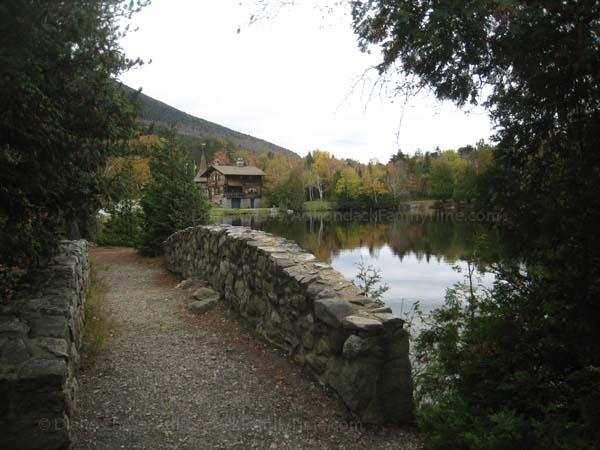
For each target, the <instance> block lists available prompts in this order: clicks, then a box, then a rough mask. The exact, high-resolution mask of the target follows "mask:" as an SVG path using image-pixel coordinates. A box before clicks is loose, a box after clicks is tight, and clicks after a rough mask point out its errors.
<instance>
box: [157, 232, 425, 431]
mask: <svg viewBox="0 0 600 450" xmlns="http://www.w3.org/2000/svg"><path fill="white" fill-rule="evenodd" d="M164 249H165V255H166V261H167V266H168V268H169V269H170V270H171V271H173V272H176V273H178V274H180V275H181V276H183V277H184V278H193V277H199V278H203V279H205V280H206V281H207V282H209V283H210V284H211V285H212V287H213V288H214V289H216V290H217V291H219V292H220V293H221V295H222V297H223V298H224V300H225V301H226V302H227V303H228V305H229V306H230V307H231V308H233V309H234V310H236V311H238V312H239V313H240V314H241V316H242V317H244V318H245V319H246V320H247V321H248V322H250V324H252V325H253V327H254V328H255V329H256V330H257V331H258V332H259V333H260V334H261V335H262V336H264V337H265V338H266V339H267V340H268V341H270V342H271V343H273V344H275V345H277V346H278V347H280V348H283V349H285V350H286V351H288V352H289V353H290V354H291V355H292V356H293V358H294V359H295V360H296V361H298V362H299V363H301V364H303V365H305V366H307V367H309V368H310V369H311V371H312V372H313V373H314V374H316V376H317V377H318V379H319V380H320V381H321V382H322V383H324V384H326V385H327V386H329V387H331V388H332V389H333V390H334V391H335V392H336V393H337V394H338V395H339V397H340V398H341V399H342V400H343V401H344V403H345V404H346V406H347V407H348V408H349V409H350V410H351V411H353V412H354V413H355V414H356V415H357V416H358V417H359V418H360V419H361V420H362V421H363V422H369V423H382V422H391V423H407V422H410V421H411V420H412V418H413V415H412V414H413V397H412V382H411V370H410V363H409V359H408V334H407V332H406V331H405V330H404V328H403V325H404V322H403V321H402V320H401V319H400V318H397V317H395V316H393V315H392V314H391V310H390V309H389V308H381V307H378V305H377V304H376V303H375V302H373V301H372V300H370V299H368V298H365V297H364V296H363V295H361V291H360V290H359V289H358V288H357V287H356V286H354V285H353V284H352V283H350V282H349V281H348V280H346V279H345V278H344V277H343V276H342V275H341V274H340V273H339V272H336V271H335V270H333V269H332V268H331V266H329V265H328V264H323V263H320V262H318V261H316V259H315V257H314V256H313V255H311V254H309V253H306V252H304V251H303V250H302V249H301V248H300V247H299V246H298V245H296V244H295V243H293V242H291V241H288V240H286V239H283V238H280V237H276V236H273V235H271V234H267V233H264V232H261V231H256V230H251V229H250V228H246V227H232V226H230V225H213V226H200V227H194V228H188V229H186V230H183V231H180V232H178V233H176V234H174V235H172V236H171V237H169V239H168V240H167V241H166V242H165V244H164Z"/></svg>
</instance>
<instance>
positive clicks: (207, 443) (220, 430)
mask: <svg viewBox="0 0 600 450" xmlns="http://www.w3.org/2000/svg"><path fill="white" fill-rule="evenodd" d="M91 257H92V264H93V266H94V267H95V269H96V272H97V273H98V276H99V278H100V279H101V281H102V282H103V283H105V285H106V286H108V292H107V293H106V296H105V297H104V301H103V304H102V308H103V309H104V311H105V312H106V313H107V314H109V315H110V316H111V317H112V318H113V320H114V321H115V322H116V324H117V327H116V331H115V334H114V336H112V337H111V338H110V339H109V340H108V341H107V342H106V343H104V345H102V347H101V349H100V351H99V352H98V354H97V355H95V357H94V359H93V361H90V360H85V358H84V361H83V369H82V372H81V374H80V377H79V388H80V392H79V408H78V412H77V414H76V418H75V420H74V423H73V428H74V430H75V445H74V448H75V449H119V448H125V449H250V448H259V449H279V448H293V449H312V448H314V449H326V448H332V449H334V448H335V449H337V448H344V449H351V448H368V449H375V448H394V449H404V448H416V440H415V437H414V435H413V434H412V433H411V432H409V431H406V430H402V429H397V428H380V427H378V428H376V429H374V428H368V429H367V428H365V427H362V426H359V425H355V424H349V423H347V421H346V416H347V414H346V411H345V410H344V408H343V406H342V405H341V404H340V403H339V402H338V401H337V400H335V399H334V398H331V397H329V396H328V395H327V394H326V393H325V392H324V390H323V389H322V388H320V387H319V386H318V385H317V384H316V383H315V382H314V381H312V380H310V379H309V378H308V377H307V376H306V374H304V373H303V372H302V371H301V369H299V368H298V366H296V365H294V364H292V363H290V362H288V361H287V360H286V359H285V358H284V357H283V356H281V355H279V354H277V352H276V351H274V350H272V349H270V348H267V347H266V346H265V345H263V344H261V343H260V341H258V340H257V339H255V338H253V337H252V336H250V335H249V334H248V333H247V331H246V330H245V329H244V327H243V326H242V325H241V324H240V323H239V322H238V321H237V320H236V319H234V318H233V317H230V314H229V313H228V312H226V311H224V310H221V309H216V310H213V311H211V312H209V313H207V314H205V315H202V316H192V315H190V314H189V313H188V312H187V311H186V308H185V301H186V298H184V297H187V296H189V292H186V291H182V290H180V289H175V286H176V284H177V280H176V279H175V278H174V277H173V276H172V275H170V274H169V273H167V272H166V271H165V269H163V268H162V267H161V265H160V262H159V261H157V260H153V259H146V258H141V257H140V256H138V255H137V253H136V252H135V251H134V250H132V249H128V248H95V249H93V250H92V255H91Z"/></svg>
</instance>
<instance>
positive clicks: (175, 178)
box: [141, 136, 208, 255]
mask: <svg viewBox="0 0 600 450" xmlns="http://www.w3.org/2000/svg"><path fill="white" fill-rule="evenodd" d="M150 174H151V179H150V182H149V183H148V185H147V186H146V187H145V189H144V191H143V194H142V201H141V204H142V208H143V210H144V215H145V224H144V230H143V236H142V245H141V250H142V252H143V253H145V254H147V255H157V254H160V253H161V251H162V243H163V242H164V241H165V239H166V238H168V237H169V236H170V235H171V234H173V233H174V232H176V231H178V230H181V229H184V228H187V227H189V226H193V225H199V224H203V223H206V222H207V221H208V202H207V201H206V199H205V197H204V195H203V194H202V193H201V192H200V189H199V188H198V187H197V186H196V185H195V183H194V175H195V173H194V162H193V158H192V157H191V155H189V154H188V153H186V152H185V151H183V150H182V149H181V147H180V146H179V145H178V143H177V142H176V140H175V138H174V137H173V136H171V137H169V138H167V139H165V140H164V141H163V145H160V146H158V147H157V149H156V150H155V152H154V154H153V156H152V159H151V160H150Z"/></svg>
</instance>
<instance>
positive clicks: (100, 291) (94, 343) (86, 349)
mask: <svg viewBox="0 0 600 450" xmlns="http://www.w3.org/2000/svg"><path fill="white" fill-rule="evenodd" d="M109 267H110V266H109V265H108V264H102V265H101V266H99V267H92V274H91V283H90V288H89V290H88V296H87V299H86V302H85V331H84V336H83V354H84V356H85V359H84V361H85V364H93V363H94V362H95V361H96V358H97V356H98V354H99V353H100V351H101V350H102V348H103V346H104V344H105V343H106V341H107V340H108V339H109V338H110V337H112V336H113V335H114V334H115V333H116V331H117V330H118V324H117V322H116V321H115V320H114V319H113V318H112V317H111V315H110V313H109V312H108V311H107V308H106V305H105V299H106V294H107V293H108V285H107V284H106V283H105V282H104V281H102V280H101V279H100V278H99V277H98V272H99V271H102V270H108V268H109Z"/></svg>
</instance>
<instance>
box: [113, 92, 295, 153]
mask: <svg viewBox="0 0 600 450" xmlns="http://www.w3.org/2000/svg"><path fill="white" fill-rule="evenodd" d="M124 88H125V90H126V91H133V89H131V88H130V87H127V86H124ZM139 96H140V102H141V111H140V116H139V121H140V122H141V123H143V124H146V125H150V124H155V125H156V126H158V127H167V126H169V125H171V124H175V126H176V128H177V133H178V134H181V135H183V136H188V137H192V138H197V139H202V140H204V139H211V140H219V141H223V142H224V143H230V144H232V145H233V146H234V147H235V148H237V149H240V150H241V149H244V150H249V151H251V152H254V153H262V152H264V151H267V152H269V151H271V152H273V153H275V154H278V153H281V154H284V155H287V156H297V157H299V155H298V154H297V153H294V152H293V151H291V150H288V149H286V148H283V147H280V146H279V145H275V144H272V143H271V142H267V141H265V140H263V139H259V138H255V137H254V136H250V135H248V134H244V133H240V132H239V131H235V130H231V129H229V128H226V127H224V126H222V125H219V124H216V123H214V122H209V121H208V120H204V119H200V118H199V117H194V116H192V115H191V114H187V113H185V112H183V111H180V110H178V109H176V108H173V107H172V106H169V105H167V104H166V103H163V102H161V101H159V100H156V99H154V98H152V97H150V96H148V95H146V94H143V93H140V94H139Z"/></svg>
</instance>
